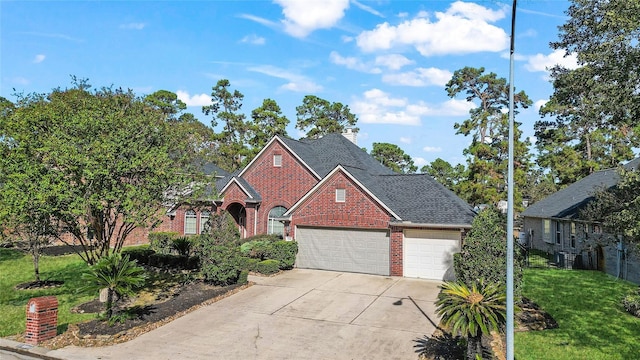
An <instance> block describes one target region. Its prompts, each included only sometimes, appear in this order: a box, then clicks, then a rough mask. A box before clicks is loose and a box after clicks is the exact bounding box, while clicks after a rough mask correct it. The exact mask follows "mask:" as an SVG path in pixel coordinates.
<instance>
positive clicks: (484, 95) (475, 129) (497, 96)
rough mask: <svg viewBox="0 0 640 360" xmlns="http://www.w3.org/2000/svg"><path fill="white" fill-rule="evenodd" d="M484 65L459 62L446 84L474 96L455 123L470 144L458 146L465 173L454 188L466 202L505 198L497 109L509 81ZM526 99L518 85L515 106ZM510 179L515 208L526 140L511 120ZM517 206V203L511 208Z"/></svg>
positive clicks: (503, 128) (504, 146)
mask: <svg viewBox="0 0 640 360" xmlns="http://www.w3.org/2000/svg"><path fill="white" fill-rule="evenodd" d="M484 71H485V69H484V68H482V67H481V68H471V67H465V68H463V69H460V70H456V71H455V72H454V74H453V77H452V78H451V80H449V82H448V83H447V85H446V91H447V94H448V95H449V97H452V98H453V97H456V96H458V95H460V94H464V95H466V100H467V101H472V102H477V105H478V106H477V107H476V108H473V109H471V110H470V111H469V114H470V117H469V119H466V120H464V121H463V122H462V123H456V124H455V125H454V128H455V129H457V132H456V134H462V135H464V136H469V135H471V137H472V138H471V145H469V147H468V148H467V149H465V150H464V154H465V155H466V156H467V163H468V166H467V179H466V180H465V181H462V182H461V183H460V186H459V188H458V192H457V193H458V194H459V195H460V196H461V197H462V198H464V199H465V200H467V202H469V203H470V204H472V205H480V204H489V205H497V203H498V202H499V201H500V200H506V198H507V187H506V186H505V185H506V183H507V170H508V169H507V168H508V161H507V160H508V154H509V152H508V149H509V141H508V139H509V137H508V134H509V122H508V114H505V113H503V112H502V110H503V109H505V108H508V104H509V84H507V81H506V80H505V79H504V78H498V77H497V75H496V74H495V73H488V74H485V73H484ZM531 104H532V101H531V100H530V99H529V97H528V96H527V95H526V94H525V92H524V91H520V92H518V93H516V94H514V106H515V108H516V109H517V108H527V107H529V106H530V105H531ZM514 125H515V129H514V130H515V134H514V165H515V167H514V184H515V191H514V197H515V204H516V207H517V208H520V207H521V205H520V204H522V193H521V191H520V190H519V189H520V188H521V187H522V185H523V184H524V182H525V181H526V174H527V172H528V171H529V167H530V161H529V149H528V147H529V143H528V141H521V140H520V137H521V136H522V131H521V130H520V129H519V125H520V124H519V123H515V124H514ZM516 210H518V209H516Z"/></svg>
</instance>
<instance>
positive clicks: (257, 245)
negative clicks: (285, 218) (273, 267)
mask: <svg viewBox="0 0 640 360" xmlns="http://www.w3.org/2000/svg"><path fill="white" fill-rule="evenodd" d="M271 244H273V243H272V242H270V241H268V240H253V241H249V242H246V243H244V244H242V245H240V252H241V253H242V255H244V256H248V257H250V258H252V259H259V260H266V259H268V258H269V257H268V256H267V253H269V252H270V251H271Z"/></svg>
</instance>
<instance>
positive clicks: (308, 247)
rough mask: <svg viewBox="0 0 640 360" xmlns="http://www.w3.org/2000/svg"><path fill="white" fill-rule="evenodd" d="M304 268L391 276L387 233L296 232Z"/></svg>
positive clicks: (302, 229) (300, 229)
mask: <svg viewBox="0 0 640 360" xmlns="http://www.w3.org/2000/svg"><path fill="white" fill-rule="evenodd" d="M296 241H297V242H298V256H297V259H296V266H298V267H300V268H310V269H323V270H334V271H348V272H361V273H368V274H379V275H389V235H388V232H387V231H368V230H355V229H334V228H310V227H298V228H296Z"/></svg>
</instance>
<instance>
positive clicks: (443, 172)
mask: <svg viewBox="0 0 640 360" xmlns="http://www.w3.org/2000/svg"><path fill="white" fill-rule="evenodd" d="M420 172H422V173H426V174H429V175H431V176H432V177H433V178H434V179H435V180H436V181H437V182H439V183H440V184H442V185H444V186H446V187H447V188H448V189H449V190H451V191H453V192H455V193H456V194H457V193H458V185H459V184H460V182H462V181H463V180H464V179H465V177H466V174H465V173H466V169H465V167H464V165H462V164H457V165H456V166H452V165H451V164H449V163H448V162H447V161H445V160H442V159H441V158H437V159H435V160H434V161H432V162H431V163H430V164H428V165H425V166H423V167H422V168H421V169H420Z"/></svg>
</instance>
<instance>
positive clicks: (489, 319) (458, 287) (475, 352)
mask: <svg viewBox="0 0 640 360" xmlns="http://www.w3.org/2000/svg"><path fill="white" fill-rule="evenodd" d="M436 306H437V310H436V311H437V313H438V315H439V316H440V318H441V321H442V324H443V325H445V326H447V327H450V328H451V332H452V334H457V333H458V332H459V333H461V334H462V336H464V337H466V338H467V359H470V360H471V359H476V356H480V357H482V335H483V334H488V333H489V332H491V331H494V330H497V331H500V330H501V329H502V325H504V324H505V323H506V291H505V289H504V286H501V285H499V284H494V283H492V284H485V283H484V281H479V282H475V283H474V284H473V285H472V287H471V289H469V287H468V286H467V285H465V284H463V283H456V282H445V283H444V284H443V285H442V291H441V292H440V294H438V301H437V302H436Z"/></svg>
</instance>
